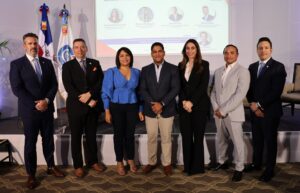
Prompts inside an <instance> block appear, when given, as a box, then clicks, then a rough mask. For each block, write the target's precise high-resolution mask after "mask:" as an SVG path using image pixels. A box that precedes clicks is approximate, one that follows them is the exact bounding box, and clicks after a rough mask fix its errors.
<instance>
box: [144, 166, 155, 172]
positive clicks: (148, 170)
mask: <svg viewBox="0 0 300 193" xmlns="http://www.w3.org/2000/svg"><path fill="white" fill-rule="evenodd" d="M155 168H156V165H150V164H148V165H146V166H145V167H144V168H143V172H144V174H148V173H150V172H152V170H154V169H155Z"/></svg>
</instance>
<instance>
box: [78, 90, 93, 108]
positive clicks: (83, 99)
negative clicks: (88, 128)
mask: <svg viewBox="0 0 300 193" xmlns="http://www.w3.org/2000/svg"><path fill="white" fill-rule="evenodd" d="M91 96H92V95H91V93H90V92H86V93H83V94H81V95H79V96H78V98H79V101H80V102H82V103H84V104H85V103H87V102H88V100H89V99H90V98H91ZM96 104H97V101H96V100H93V99H92V100H91V101H90V102H89V104H88V105H89V106H90V107H91V108H93V107H95V106H96Z"/></svg>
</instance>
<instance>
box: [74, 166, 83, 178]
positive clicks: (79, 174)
mask: <svg viewBox="0 0 300 193" xmlns="http://www.w3.org/2000/svg"><path fill="white" fill-rule="evenodd" d="M74 174H75V176H76V177H78V178H82V177H83V176H84V170H83V168H77V169H75V171H74Z"/></svg>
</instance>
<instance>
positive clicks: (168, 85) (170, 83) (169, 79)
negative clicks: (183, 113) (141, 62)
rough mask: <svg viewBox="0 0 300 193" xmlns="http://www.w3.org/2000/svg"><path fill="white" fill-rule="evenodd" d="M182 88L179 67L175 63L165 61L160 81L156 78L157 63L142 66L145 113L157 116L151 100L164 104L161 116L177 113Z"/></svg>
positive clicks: (141, 90)
mask: <svg viewBox="0 0 300 193" xmlns="http://www.w3.org/2000/svg"><path fill="white" fill-rule="evenodd" d="M179 90H180V82H179V74H178V69H177V67H176V66H175V65H173V64H170V63H168V62H164V63H163V66H162V69H161V71H160V76H159V81H158V82H157V80H156V73H155V64H153V63H152V64H149V65H147V66H145V67H143V68H142V71H141V79H140V94H141V95H142V99H143V100H144V114H145V115H146V116H148V117H156V114H155V113H154V112H153V111H152V108H151V102H162V103H163V104H164V107H163V110H162V113H161V116H162V117H164V118H168V117H171V116H174V115H176V113H177V111H176V100H175V97H176V96H177V94H178V92H179Z"/></svg>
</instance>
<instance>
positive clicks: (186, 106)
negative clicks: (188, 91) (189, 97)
mask: <svg viewBox="0 0 300 193" xmlns="http://www.w3.org/2000/svg"><path fill="white" fill-rule="evenodd" d="M182 106H183V108H184V110H186V111H187V112H189V113H191V112H192V107H193V103H192V102H191V101H182Z"/></svg>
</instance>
